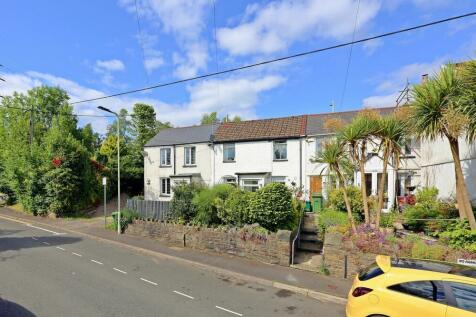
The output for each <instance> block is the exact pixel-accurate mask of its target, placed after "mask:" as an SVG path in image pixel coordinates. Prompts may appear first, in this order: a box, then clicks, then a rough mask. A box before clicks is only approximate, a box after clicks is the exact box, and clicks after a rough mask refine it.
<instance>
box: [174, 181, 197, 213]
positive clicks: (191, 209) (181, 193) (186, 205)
mask: <svg viewBox="0 0 476 317" xmlns="http://www.w3.org/2000/svg"><path fill="white" fill-rule="evenodd" d="M201 190H203V186H202V185H200V184H198V183H194V182H192V183H190V184H187V183H182V184H178V185H176V186H174V188H173V191H174V196H173V197H172V201H171V202H170V211H171V212H172V216H173V218H175V219H181V220H183V221H185V222H189V221H191V220H192V219H193V218H194V217H195V215H196V210H195V206H194V205H193V204H192V201H193V197H194V196H195V195H196V194H197V193H198V192H199V191H201Z"/></svg>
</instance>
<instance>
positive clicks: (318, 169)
mask: <svg viewBox="0 0 476 317" xmlns="http://www.w3.org/2000/svg"><path fill="white" fill-rule="evenodd" d="M330 138H332V136H329V135H326V136H315V137H308V138H305V139H303V156H304V160H303V161H304V175H305V176H304V193H305V195H306V198H307V199H308V198H309V191H310V189H311V176H322V182H323V184H322V194H323V195H324V197H327V177H326V175H327V173H328V171H327V164H321V163H315V162H313V159H314V158H315V157H316V155H317V153H316V139H319V140H320V141H322V142H324V141H325V140H330Z"/></svg>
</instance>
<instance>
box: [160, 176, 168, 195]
mask: <svg viewBox="0 0 476 317" xmlns="http://www.w3.org/2000/svg"><path fill="white" fill-rule="evenodd" d="M160 194H161V195H164V196H169V195H170V178H168V177H167V178H161V179H160Z"/></svg>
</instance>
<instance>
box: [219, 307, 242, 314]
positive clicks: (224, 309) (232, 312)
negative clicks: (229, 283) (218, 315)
mask: <svg viewBox="0 0 476 317" xmlns="http://www.w3.org/2000/svg"><path fill="white" fill-rule="evenodd" d="M215 307H216V308H218V309H221V310H223V311H226V312H227V313H230V314H235V315H237V316H243V314H240V313H237V312H234V311H232V310H229V309H226V308H223V307H220V306H215Z"/></svg>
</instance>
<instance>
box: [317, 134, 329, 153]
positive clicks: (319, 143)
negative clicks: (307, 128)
mask: <svg viewBox="0 0 476 317" xmlns="http://www.w3.org/2000/svg"><path fill="white" fill-rule="evenodd" d="M328 141H329V140H328V138H322V137H317V138H316V154H318V153H321V152H322V151H323V150H324V145H325V144H326V143H327V142H328Z"/></svg>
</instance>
